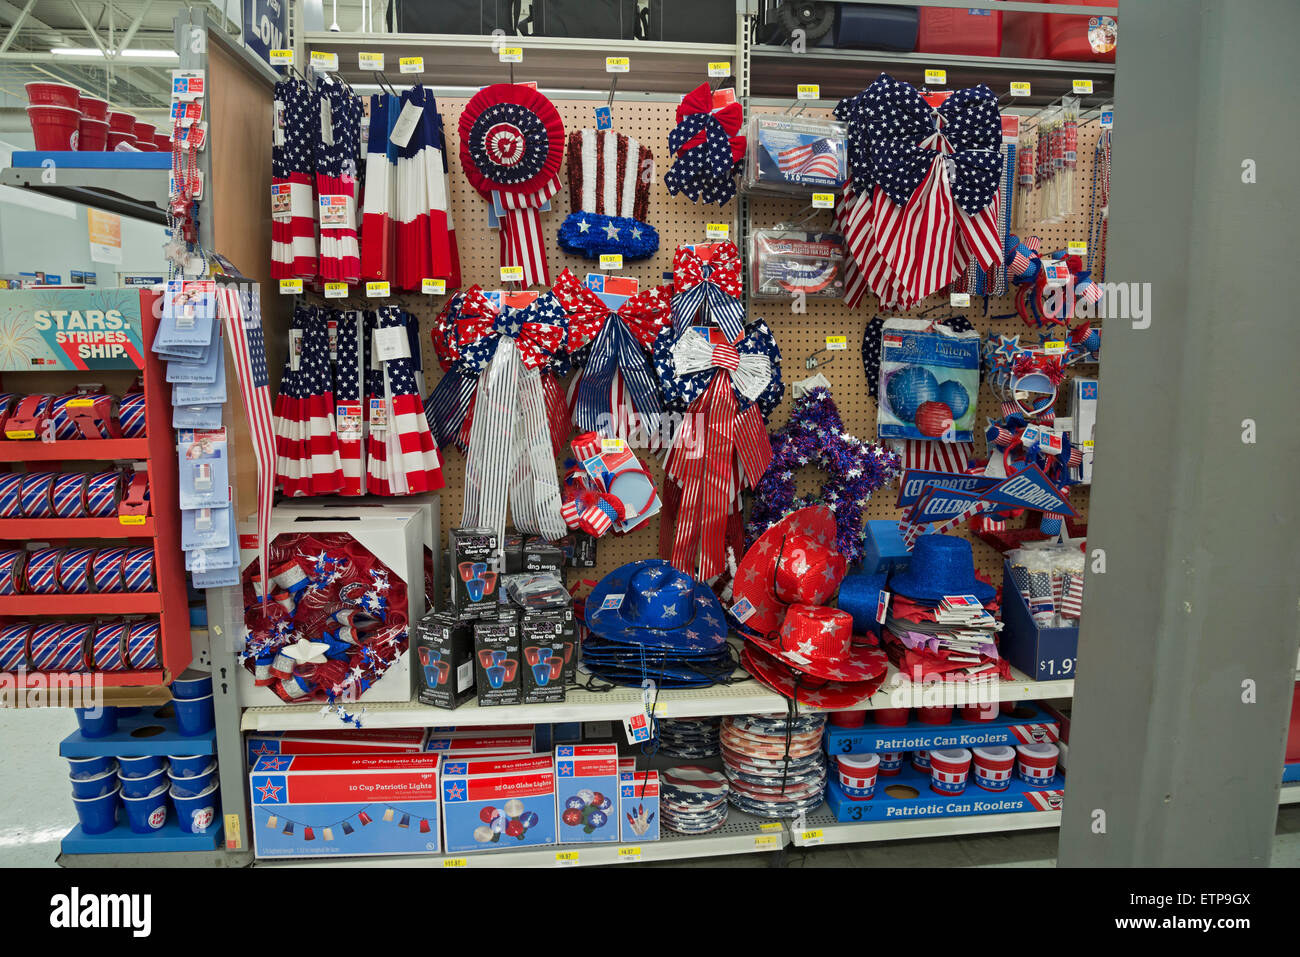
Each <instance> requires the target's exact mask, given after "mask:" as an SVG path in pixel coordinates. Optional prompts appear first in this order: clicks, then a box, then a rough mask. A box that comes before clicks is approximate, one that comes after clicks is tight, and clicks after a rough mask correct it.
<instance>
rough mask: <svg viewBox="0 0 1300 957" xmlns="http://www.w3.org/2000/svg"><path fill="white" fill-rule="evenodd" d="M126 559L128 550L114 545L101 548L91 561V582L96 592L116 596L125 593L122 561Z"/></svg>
mask: <svg viewBox="0 0 1300 957" xmlns="http://www.w3.org/2000/svg"><path fill="white" fill-rule="evenodd" d="M124 558H126V548H125V547H123V546H121V545H114V546H112V547H110V548H101V549H99V551H97V552H95V557H94V558H93V559H91V563H90V568H91V572H90V575H91V580H92V582H93V584H94V586H95V591H96V592H98V593H99V594H101V595H114V594H117V593H119V592H121V591H123V587H122V560H123V559H124Z"/></svg>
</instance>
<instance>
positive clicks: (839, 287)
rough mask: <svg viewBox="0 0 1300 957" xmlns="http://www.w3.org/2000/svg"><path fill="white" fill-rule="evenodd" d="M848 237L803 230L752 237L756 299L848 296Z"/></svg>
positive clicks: (752, 284) (752, 278)
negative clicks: (846, 293)
mask: <svg viewBox="0 0 1300 957" xmlns="http://www.w3.org/2000/svg"><path fill="white" fill-rule="evenodd" d="M844 258H845V253H844V237H843V236H841V235H839V234H838V233H810V232H805V231H804V230H802V229H779V228H778V229H757V230H755V231H754V233H753V235H752V237H751V238H750V249H749V261H750V264H751V267H752V268H751V275H750V290H751V294H752V296H753V297H754V298H755V299H790V298H793V297H795V296H798V295H800V294H802V295H804V296H805V297H806V298H808V299H841V298H843V297H844Z"/></svg>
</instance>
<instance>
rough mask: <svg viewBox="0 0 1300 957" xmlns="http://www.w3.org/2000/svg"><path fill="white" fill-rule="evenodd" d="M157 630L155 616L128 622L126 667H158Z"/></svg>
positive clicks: (134, 668) (140, 668) (137, 669)
mask: <svg viewBox="0 0 1300 957" xmlns="http://www.w3.org/2000/svg"><path fill="white" fill-rule="evenodd" d="M150 559H151V560H152V555H151V556H150ZM158 632H159V628H158V619H157V618H144V619H142V620H140V621H135V622H132V623H131V624H130V626H129V627H128V628H127V632H126V663H127V667H129V668H130V669H131V670H133V671H141V670H143V669H145V668H157V667H158Z"/></svg>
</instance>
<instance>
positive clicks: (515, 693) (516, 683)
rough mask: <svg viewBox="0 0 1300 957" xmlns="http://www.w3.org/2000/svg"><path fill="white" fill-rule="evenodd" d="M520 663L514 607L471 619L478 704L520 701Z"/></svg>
mask: <svg viewBox="0 0 1300 957" xmlns="http://www.w3.org/2000/svg"><path fill="white" fill-rule="evenodd" d="M522 665H523V656H522V655H521V654H520V652H519V624H518V622H517V621H516V619H515V614H514V612H513V611H510V612H503V613H502V614H501V616H500V617H498V618H490V619H483V620H481V621H476V622H474V668H475V672H476V674H475V684H476V685H477V686H478V704H479V707H480V708H484V707H488V706H490V705H504V704H519V703H520V701H521V700H522V697H523V694H522V678H521V676H520V674H519V671H520V668H521V667H522Z"/></svg>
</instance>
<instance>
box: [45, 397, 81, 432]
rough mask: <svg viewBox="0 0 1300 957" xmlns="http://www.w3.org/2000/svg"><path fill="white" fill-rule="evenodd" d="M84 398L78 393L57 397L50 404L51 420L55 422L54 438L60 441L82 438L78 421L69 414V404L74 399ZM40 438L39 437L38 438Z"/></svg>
mask: <svg viewBox="0 0 1300 957" xmlns="http://www.w3.org/2000/svg"><path fill="white" fill-rule="evenodd" d="M79 398H83V396H79V395H77V393H75V392H74V393H71V394H69V395H56V396H55V397H54V399H53V401H52V402H50V418H51V419H53V420H54V437H55V438H56V439H58V440H60V441H63V440H65V439H79V438H81V429H79V428H78V427H77V423H76V420H74V419H73V418H72V416H70V415H69V414H68V402H69V401H70V400H72V399H79ZM38 437H39V436H38Z"/></svg>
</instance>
